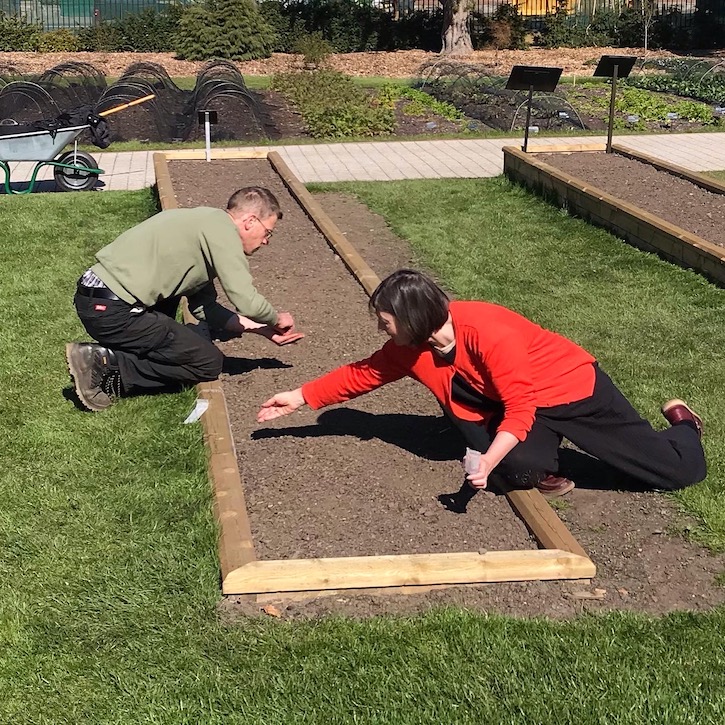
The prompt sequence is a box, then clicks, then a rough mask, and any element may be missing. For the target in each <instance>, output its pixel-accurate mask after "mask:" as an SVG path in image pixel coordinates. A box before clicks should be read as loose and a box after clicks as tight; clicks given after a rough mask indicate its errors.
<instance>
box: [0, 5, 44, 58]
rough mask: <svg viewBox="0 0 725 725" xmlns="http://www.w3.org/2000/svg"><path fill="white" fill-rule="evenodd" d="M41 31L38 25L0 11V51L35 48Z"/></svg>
mask: <svg viewBox="0 0 725 725" xmlns="http://www.w3.org/2000/svg"><path fill="white" fill-rule="evenodd" d="M41 33H42V28H41V27H40V25H37V24H36V23H29V22H27V21H26V20H24V19H23V18H18V17H16V16H14V15H7V14H5V13H3V12H0V51H3V52H11V51H27V50H35V49H36V47H37V43H38V37H39V36H40V34H41Z"/></svg>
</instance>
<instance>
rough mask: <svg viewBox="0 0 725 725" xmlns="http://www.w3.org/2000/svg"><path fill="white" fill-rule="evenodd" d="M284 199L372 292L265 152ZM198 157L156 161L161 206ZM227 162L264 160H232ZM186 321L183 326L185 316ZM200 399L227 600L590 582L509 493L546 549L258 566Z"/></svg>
mask: <svg viewBox="0 0 725 725" xmlns="http://www.w3.org/2000/svg"><path fill="white" fill-rule="evenodd" d="M265 156H266V158H268V159H269V161H270V163H271V165H272V167H273V168H274V169H275V171H277V173H278V174H279V175H280V177H281V179H282V180H283V182H284V183H285V185H286V186H287V187H288V189H289V190H290V193H291V194H292V195H293V196H294V197H295V199H296V200H297V202H298V203H299V204H300V206H301V207H302V208H303V210H304V211H305V212H306V213H307V215H308V216H309V217H310V219H312V221H313V223H314V224H315V225H316V226H317V228H318V229H319V231H320V232H321V233H322V235H323V236H324V237H325V239H326V240H327V242H328V244H329V245H330V247H331V248H332V249H333V250H334V251H335V252H336V253H337V254H338V255H339V256H340V258H341V259H342V260H343V261H344V262H345V265H346V266H347V267H348V269H349V270H350V272H351V273H352V275H353V276H354V277H355V278H356V279H357V280H358V282H359V283H360V284H361V285H362V287H363V289H365V291H366V292H367V294H368V295H369V294H371V293H372V292H373V290H374V289H375V288H376V287H377V286H378V284H379V283H380V279H379V277H378V276H377V275H376V274H375V273H374V272H373V270H372V269H371V268H370V267H369V266H368V264H367V263H366V262H365V260H364V259H363V258H362V256H361V255H360V254H359V253H358V251H357V250H356V249H355V248H354V247H353V245H352V244H351V243H350V242H349V241H348V239H347V238H346V237H345V236H344V235H343V234H342V232H341V231H340V230H339V228H338V227H337V225H336V224H335V223H334V222H333V221H332V220H331V219H330V218H329V217H328V216H327V214H326V213H325V212H324V211H323V210H322V207H321V206H320V205H319V204H318V203H317V201H315V199H314V198H313V197H312V195H311V194H310V193H309V191H307V189H306V188H305V187H304V185H303V184H302V183H301V182H300V181H299V180H298V179H297V178H296V177H295V176H294V174H293V173H292V171H291V170H290V169H289V167H288V166H287V164H286V163H285V162H284V161H283V160H282V158H281V156H280V155H279V154H278V153H277V152H274V151H272V152H269V154H266V153H265ZM169 158H172V159H174V160H188V159H191V160H197V159H203V158H205V156H204V155H203V154H198V153H194V152H184V151H177V152H174V153H173V155H170V154H166V153H157V154H154V169H155V172H156V178H157V188H158V193H159V200H160V202H161V206H162V208H164V209H165V208H177V207H178V203H177V201H176V197H175V195H174V193H173V186H172V184H171V177H170V174H169V171H168V163H167V160H168V159H169ZM224 158H230V159H245V158H252V159H256V158H264V157H263V156H259V155H255V154H248V153H244V152H242V153H229V154H225V156H224ZM184 313H185V319H186V320H187V321H189V317H190V316H189V313H188V309H187V308H185V310H184ZM197 391H198V394H199V397H201V398H206V399H207V400H208V401H209V408H208V409H207V411H206V413H205V414H204V415H203V416H202V423H203V425H204V432H205V434H204V439H205V443H206V445H207V448H208V451H209V477H210V480H211V482H212V487H213V490H214V494H215V503H214V511H215V516H216V519H217V522H218V525H219V528H220V535H219V560H220V566H221V573H222V592H223V593H224V594H225V595H231V594H235V595H256V594H269V593H280V594H282V593H284V592H307V593H309V594H316V593H318V592H320V593H321V592H325V591H329V590H337V589H370V588H380V587H383V588H387V587H390V588H394V589H395V590H396V591H398V590H401V591H402V590H403V588H406V587H412V588H415V587H423V586H439V585H443V586H451V585H455V584H476V583H485V582H501V581H530V580H544V579H547V580H548V579H589V578H591V577H593V576H594V575H595V574H596V567H595V566H594V563H593V562H592V561H591V560H590V559H589V557H588V556H587V554H586V552H585V551H584V549H583V548H582V547H581V546H580V545H579V543H578V542H577V541H576V539H575V538H574V537H573V536H572V534H571V533H570V532H569V530H568V529H567V528H566V526H565V525H564V524H563V523H562V521H561V520H560V519H559V517H558V516H557V515H556V513H555V512H554V511H553V510H552V509H551V507H550V506H549V505H548V503H547V502H546V500H545V499H544V498H543V496H542V495H541V494H540V493H539V491H538V490H536V489H532V490H526V491H511V492H509V493H507V494H506V495H507V498H508V500H509V502H510V503H511V505H512V507H513V508H514V509H515V510H516V512H517V513H518V514H519V516H520V517H521V518H522V519H523V520H524V523H525V524H526V526H527V527H528V528H529V530H530V531H531V532H532V534H533V535H534V536H535V537H536V538H537V540H538V541H539V543H540V544H541V545H542V546H543V547H545V548H544V549H543V550H522V551H497V552H480V553H476V552H470V553H458V554H408V555H395V556H393V555H391V556H382V557H375V556H373V557H367V556H366V557H338V558H329V559H290V560H280V561H257V560H256V557H255V554H254V542H253V539H252V533H251V527H250V525H249V518H248V514H247V508H246V502H245V499H244V488H243V485H242V480H241V475H240V473H239V467H238V464H237V456H236V451H235V449H234V439H233V436H232V433H231V426H230V423H229V416H228V412H227V406H226V400H225V397H224V392H223V390H222V388H221V386H220V385H218V383H216V382H215V383H199V384H198V385H197Z"/></svg>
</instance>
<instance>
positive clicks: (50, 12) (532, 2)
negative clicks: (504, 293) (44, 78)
mask: <svg viewBox="0 0 725 725" xmlns="http://www.w3.org/2000/svg"><path fill="white" fill-rule="evenodd" d="M188 1H189V0H0V11H2V12H4V13H6V14H7V15H11V16H16V17H22V18H24V19H25V20H26V21H29V22H33V23H38V24H39V25H41V26H42V27H43V28H44V29H45V30H55V29H57V28H84V27H90V26H93V25H97V24H99V23H101V22H104V21H110V20H118V19H119V18H122V17H124V16H126V15H130V14H137V13H140V12H142V11H143V10H156V11H158V12H163V11H164V10H166V9H167V8H169V6H171V5H177V4H185V3H186V2H188ZM283 1H284V0H283ZM288 1H289V0H288ZM357 1H358V2H360V3H365V2H371V4H372V5H373V6H374V7H377V8H380V9H382V10H384V11H386V12H389V13H391V14H393V15H394V16H395V17H400V16H405V15H408V14H410V13H412V12H415V11H422V12H426V13H435V12H436V11H439V10H440V9H441V7H442V5H441V0H357ZM643 1H645V0H567V3H568V5H567V8H568V12H569V14H570V15H571V18H572V20H573V21H580V22H584V23H585V22H588V21H589V20H590V19H591V18H592V17H593V16H594V15H595V14H596V13H600V12H602V11H605V10H611V11H614V12H621V11H622V10H625V9H626V8H628V7H632V5H633V4H635V6H636V4H637V3H640V2H643ZM656 2H657V10H658V12H659V14H660V15H661V16H665V17H667V19H668V23H670V24H671V25H672V27H673V28H674V29H676V30H685V31H686V30H689V29H690V28H691V27H692V25H693V21H694V19H695V15H696V12H697V11H698V10H702V9H703V8H706V9H707V13H708V16H707V17H708V19H709V20H714V21H715V22H716V23H719V24H723V25H725V0H656ZM471 3H472V9H473V12H474V13H477V14H479V15H483V16H491V15H494V14H495V13H496V11H497V10H498V8H499V7H500V6H501V5H504V4H508V3H506V2H505V0H471ZM510 4H515V5H516V6H517V8H518V12H519V14H520V15H522V16H523V17H524V18H525V19H526V20H527V22H528V24H529V25H531V26H533V27H536V25H537V23H540V21H541V20H543V18H544V16H545V15H546V14H547V13H553V12H555V11H556V9H557V2H556V0H511V3H510ZM701 15H702V13H701ZM723 44H724V45H725V38H723Z"/></svg>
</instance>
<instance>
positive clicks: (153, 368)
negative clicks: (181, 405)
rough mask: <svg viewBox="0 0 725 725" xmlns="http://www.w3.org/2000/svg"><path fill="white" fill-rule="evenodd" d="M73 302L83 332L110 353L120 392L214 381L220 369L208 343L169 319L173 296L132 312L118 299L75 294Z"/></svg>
mask: <svg viewBox="0 0 725 725" xmlns="http://www.w3.org/2000/svg"><path fill="white" fill-rule="evenodd" d="M73 302H74V304H75V307H76V310H77V312H78V317H79V318H80V320H81V322H82V323H83V326H84V327H85V328H86V331H87V332H88V334H89V335H90V336H91V337H92V338H93V339H94V340H97V341H98V342H99V343H100V344H101V345H104V346H105V347H108V348H110V349H111V350H113V351H114V352H115V353H116V356H117V358H118V366H119V369H120V371H121V382H122V384H123V390H124V393H128V392H132V391H134V389H137V392H142V391H143V390H146V391H148V390H159V389H162V388H167V387H169V386H179V385H192V384H195V383H199V382H203V381H207V380H215V379H216V378H217V377H218V376H219V373H220V372H221V370H222V362H223V359H224V356H223V354H222V353H221V351H220V350H219V349H218V348H217V347H216V346H215V345H214V343H212V342H211V340H209V339H205V337H203V336H202V335H200V334H199V333H198V331H195V330H193V329H191V326H189V327H186V326H184V325H181V324H179V323H178V322H176V320H175V319H174V316H175V314H176V309H177V307H178V302H179V301H178V299H175V300H165V301H164V302H163V303H162V304H160V305H157V306H156V307H150V308H147V309H143V310H142V311H138V312H132V311H131V310H132V309H139V308H134V307H132V305H129V304H128V303H126V302H123V301H122V300H105V299H100V298H94V297H86V296H84V295H80V294H76V296H75V298H74V300H73Z"/></svg>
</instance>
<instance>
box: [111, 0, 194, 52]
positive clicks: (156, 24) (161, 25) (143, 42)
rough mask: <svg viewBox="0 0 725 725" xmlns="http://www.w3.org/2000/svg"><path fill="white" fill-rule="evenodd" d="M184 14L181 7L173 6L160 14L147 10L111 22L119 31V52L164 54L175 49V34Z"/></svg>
mask: <svg viewBox="0 0 725 725" xmlns="http://www.w3.org/2000/svg"><path fill="white" fill-rule="evenodd" d="M182 13H183V7H182V6H180V5H171V6H169V8H168V9H167V10H165V11H164V12H162V13H160V12H157V11H156V10H155V9H153V8H146V9H145V10H142V11H141V12H140V13H129V14H128V15H125V16H124V17H122V18H120V19H119V20H114V21H112V22H111V25H112V27H113V28H115V29H116V30H117V31H118V35H119V38H120V40H119V48H118V49H119V50H130V51H133V52H136V53H163V52H166V51H171V50H173V49H174V34H175V33H176V31H177V30H178V27H179V21H180V20H181V15H182Z"/></svg>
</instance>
